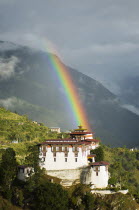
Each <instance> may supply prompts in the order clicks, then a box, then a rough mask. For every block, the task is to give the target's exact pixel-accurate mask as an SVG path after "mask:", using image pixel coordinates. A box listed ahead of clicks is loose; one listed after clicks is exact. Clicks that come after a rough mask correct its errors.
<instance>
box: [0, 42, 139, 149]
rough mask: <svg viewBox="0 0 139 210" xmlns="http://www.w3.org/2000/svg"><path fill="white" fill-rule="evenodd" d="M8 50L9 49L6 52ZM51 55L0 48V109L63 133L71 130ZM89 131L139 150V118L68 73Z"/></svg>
mask: <svg viewBox="0 0 139 210" xmlns="http://www.w3.org/2000/svg"><path fill="white" fill-rule="evenodd" d="M8 44H9V48H8ZM49 57H50V55H49V53H48V52H47V53H46V52H42V51H39V50H35V49H31V48H28V47H24V46H18V45H14V44H12V43H8V42H6V43H5V42H2V41H1V42H0V104H1V106H4V107H6V108H8V109H10V110H12V111H17V112H18V113H20V114H27V115H28V116H29V117H30V118H31V119H32V120H37V121H38V122H43V123H45V124H46V125H47V126H59V127H61V128H62V130H67V129H68V130H69V129H70V128H74V127H75V124H74V121H73V117H72V116H71V112H70V111H69V107H68V105H67V102H66V100H65V91H64V89H63V87H62V86H61V84H60V82H59V80H58V77H57V75H56V73H55V72H54V70H53V69H52V67H51V65H50V63H49ZM68 69H69V72H70V74H71V76H72V79H73V81H74V82H75V84H76V87H77V89H78V92H79V95H80V97H81V100H82V102H83V104H84V107H85V109H86V111H87V116H88V119H89V122H90V124H91V127H92V130H93V131H94V132H95V135H96V136H97V137H100V138H101V139H102V140H103V142H104V143H105V144H110V145H112V146H123V145H127V146H128V147H135V146H138V145H139V143H138V139H139V130H138V125H139V116H138V115H136V114H134V113H132V112H130V111H129V110H127V109H125V108H124V107H122V105H121V103H120V101H119V100H118V99H117V97H116V96H115V95H114V94H112V93H111V92H110V91H109V90H107V89H106V88H105V87H104V86H103V85H101V84H100V83H99V82H97V81H96V80H94V79H92V78H90V77H88V76H86V75H84V74H82V73H80V72H79V71H77V70H75V69H72V68H70V67H68Z"/></svg>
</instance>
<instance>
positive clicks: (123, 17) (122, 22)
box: [0, 0, 139, 93]
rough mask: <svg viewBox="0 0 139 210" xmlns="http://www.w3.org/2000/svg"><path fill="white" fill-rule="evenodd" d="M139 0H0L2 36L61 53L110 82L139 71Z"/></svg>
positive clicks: (72, 63) (115, 87)
mask: <svg viewBox="0 0 139 210" xmlns="http://www.w3.org/2000/svg"><path fill="white" fill-rule="evenodd" d="M138 8H139V0H0V40H5V41H12V42H14V43H18V44H22V45H27V46H30V47H34V48H37V49H41V50H50V51H51V52H54V53H57V54H58V56H59V57H60V58H61V59H62V61H63V62H64V63H65V64H67V65H69V66H70V67H73V68H75V69H77V70H78V71H81V72H83V73H85V74H87V75H89V76H91V77H93V78H94V79H97V80H98V81H101V82H102V83H103V84H104V85H105V86H107V87H109V88H112V90H113V91H114V92H117V93H118V91H119V89H118V82H119V81H122V80H123V79H124V78H125V77H127V76H132V75H139V71H138V66H139V59H138V54H139V12H138Z"/></svg>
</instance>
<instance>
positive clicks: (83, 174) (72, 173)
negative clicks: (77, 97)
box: [38, 126, 109, 188]
mask: <svg viewBox="0 0 139 210" xmlns="http://www.w3.org/2000/svg"><path fill="white" fill-rule="evenodd" d="M38 147H39V151H40V155H39V158H40V159H41V161H40V167H41V168H45V169H46V172H47V174H48V175H51V176H55V177H58V178H60V179H61V180H62V182H61V184H62V185H63V186H67V187H68V186H70V185H72V184H76V183H80V182H81V183H84V184H92V188H105V187H107V185H108V165H109V163H107V162H104V161H101V162H95V155H93V154H90V151H91V150H93V149H96V148H97V147H99V140H96V139H94V137H93V133H92V132H87V130H86V129H84V128H82V126H79V128H78V129H75V130H74V131H73V132H71V133H70V138H69V139H48V140H46V141H45V142H42V143H40V144H38Z"/></svg>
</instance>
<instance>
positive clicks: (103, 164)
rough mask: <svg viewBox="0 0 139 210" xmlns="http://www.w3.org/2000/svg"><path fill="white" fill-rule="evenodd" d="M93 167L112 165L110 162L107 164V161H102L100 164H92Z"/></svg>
mask: <svg viewBox="0 0 139 210" xmlns="http://www.w3.org/2000/svg"><path fill="white" fill-rule="evenodd" d="M90 165H91V166H105V165H110V163H109V162H105V161H100V162H94V163H91V164H90Z"/></svg>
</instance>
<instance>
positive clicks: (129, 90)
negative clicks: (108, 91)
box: [119, 76, 139, 115]
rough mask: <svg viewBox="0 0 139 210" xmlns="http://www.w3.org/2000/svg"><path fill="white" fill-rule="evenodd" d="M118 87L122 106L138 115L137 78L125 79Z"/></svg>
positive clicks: (138, 81) (138, 91)
mask: <svg viewBox="0 0 139 210" xmlns="http://www.w3.org/2000/svg"><path fill="white" fill-rule="evenodd" d="M119 87H120V94H119V97H120V99H121V100H122V101H123V103H124V106H125V107H127V108H128V109H129V110H131V111H133V112H134V113H136V114H138V115H139V76H128V77H125V78H124V79H123V80H122V81H121V82H120V85H119Z"/></svg>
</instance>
